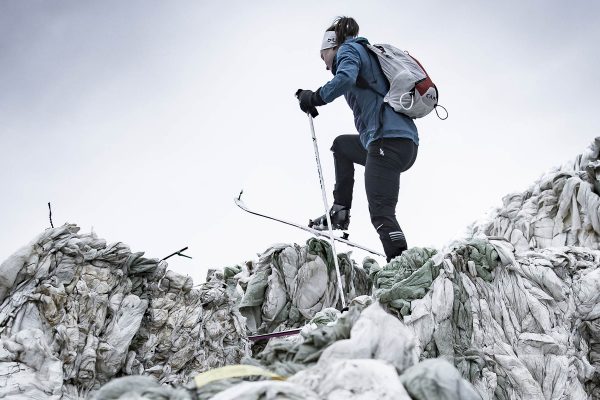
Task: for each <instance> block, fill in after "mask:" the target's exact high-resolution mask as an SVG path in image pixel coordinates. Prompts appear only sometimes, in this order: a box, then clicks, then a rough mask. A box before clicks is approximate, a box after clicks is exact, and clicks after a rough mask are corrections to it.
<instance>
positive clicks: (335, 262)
mask: <svg viewBox="0 0 600 400" xmlns="http://www.w3.org/2000/svg"><path fill="white" fill-rule="evenodd" d="M306 114H307V115H308V121H309V122H310V131H311V133H312V140H313V146H314V148H315V158H316V160H317V171H318V172H319V183H320V184H321V193H322V194H323V205H324V206H325V217H326V218H327V226H328V227H329V242H330V243H331V248H332V250H333V262H334V264H335V272H336V274H337V280H338V290H339V291H340V297H341V298H342V307H343V308H346V299H345V298H344V289H343V287H342V276H341V274H340V266H339V265H338V259H337V251H336V250H335V239H334V237H333V227H332V226H331V216H330V215H329V205H328V204H327V192H326V190H325V181H324V180H323V170H322V169H321V159H320V158H319V146H317V136H316V135H315V125H314V124H313V117H312V115H310V113H306Z"/></svg>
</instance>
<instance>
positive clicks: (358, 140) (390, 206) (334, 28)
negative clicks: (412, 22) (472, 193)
mask: <svg viewBox="0 0 600 400" xmlns="http://www.w3.org/2000/svg"><path fill="white" fill-rule="evenodd" d="M358 29H359V27H358V24H357V23H356V21H355V20H354V19H353V18H349V17H338V18H336V20H335V21H334V22H333V24H332V25H331V26H330V27H329V28H328V29H327V30H326V31H325V35H324V36H323V42H322V44H321V58H322V59H323V61H324V62H325V65H326V66H327V70H331V72H332V73H333V75H334V77H333V79H331V80H330V81H329V82H327V83H326V84H324V85H323V86H322V87H320V88H319V89H317V91H315V92H313V91H311V90H302V89H299V90H298V91H297V92H296V95H297V97H298V99H299V101H300V109H301V110H302V111H304V112H307V113H310V114H311V115H312V116H313V117H315V116H317V115H318V112H317V110H316V107H318V106H323V105H325V104H327V103H331V102H332V101H333V100H335V99H336V98H337V97H339V96H341V95H344V97H345V98H346V102H347V103H348V105H349V106H350V108H351V109H352V112H353V113H354V123H355V126H356V129H357V130H358V132H359V134H358V135H340V136H338V137H337V138H335V140H334V141H333V146H332V147H331V151H333V159H334V165H335V188H334V191H333V199H334V204H333V206H332V207H331V210H330V211H329V214H330V216H331V224H332V225H333V228H334V229H342V230H345V229H347V228H348V224H349V223H350V208H351V206H352V190H353V188H354V164H359V165H363V166H364V167H365V189H366V192H367V199H368V201H369V214H370V216H371V223H372V224H373V226H374V227H375V229H376V230H377V233H378V234H379V238H380V239H381V243H382V244H383V249H384V251H385V255H386V258H387V261H388V262H389V261H390V260H391V259H393V258H395V257H397V256H399V255H400V254H402V252H403V251H404V250H406V249H407V242H406V238H405V237H404V233H403V232H402V229H400V225H399V224H398V221H397V220H396V204H397V203H398V192H399V190H400V174H401V173H402V172H404V171H406V170H408V169H409V168H410V167H411V166H412V165H413V164H414V162H415V160H416V158H417V151H418V146H419V135H418V132H417V127H416V126H415V123H414V122H413V120H412V119H411V118H410V117H408V116H406V115H403V114H400V113H397V112H395V111H394V110H393V109H392V108H391V107H390V106H389V105H388V104H387V103H384V101H383V97H384V95H385V93H386V92H387V91H388V87H389V83H388V81H387V79H386V77H385V75H384V74H383V71H382V70H381V67H380V65H379V62H378V60H377V57H376V56H375V55H374V54H372V53H371V52H370V51H369V50H367V48H366V47H365V44H367V43H368V41H367V39H365V38H363V37H357V35H358ZM311 226H312V227H313V228H314V229H319V230H325V229H327V219H326V216H325V215H323V216H321V217H319V218H317V219H315V220H313V221H312V223H311Z"/></svg>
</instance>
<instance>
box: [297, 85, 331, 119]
mask: <svg viewBox="0 0 600 400" xmlns="http://www.w3.org/2000/svg"><path fill="white" fill-rule="evenodd" d="M320 90H321V88H319V89H317V91H316V92H313V91H312V90H302V89H298V90H297V91H296V97H297V98H298V100H299V101H300V109H301V110H302V111H304V112H305V113H310V115H311V116H312V117H313V118H314V117H316V116H317V115H319V112H318V111H317V108H316V107H317V106H323V105H325V104H326V103H325V102H324V101H323V99H322V98H321V95H320V94H319V91H320Z"/></svg>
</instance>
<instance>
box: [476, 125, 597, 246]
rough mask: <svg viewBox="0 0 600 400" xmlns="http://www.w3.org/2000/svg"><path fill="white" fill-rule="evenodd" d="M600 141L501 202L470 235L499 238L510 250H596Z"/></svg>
mask: <svg viewBox="0 0 600 400" xmlns="http://www.w3.org/2000/svg"><path fill="white" fill-rule="evenodd" d="M598 195H600V137H597V138H595V139H594V141H593V143H592V144H591V145H590V146H589V147H588V148H587V149H586V150H585V151H584V152H583V153H582V154H580V155H578V156H577V157H576V158H575V159H574V160H572V161H570V162H568V163H565V164H564V165H562V166H561V167H559V168H555V169H553V170H551V171H549V172H548V173H546V174H544V175H543V176H542V177H541V178H540V179H538V180H537V181H536V182H535V183H534V184H533V185H532V186H531V187H530V188H529V189H527V190H526V191H525V192H523V193H513V194H509V195H507V196H505V197H504V199H503V202H504V205H503V206H502V207H501V208H499V209H497V210H495V211H494V212H492V213H491V215H490V216H489V218H488V219H486V220H483V221H481V222H478V223H475V224H473V226H472V227H471V230H472V232H471V235H483V236H487V237H493V236H500V237H504V238H505V239H507V240H508V241H510V242H511V243H512V244H513V245H514V246H515V249H516V250H517V251H518V252H519V251H527V250H531V249H542V248H546V247H560V246H579V247H586V248H588V249H594V250H598V249H600V197H599V196H598Z"/></svg>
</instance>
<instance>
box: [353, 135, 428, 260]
mask: <svg viewBox="0 0 600 400" xmlns="http://www.w3.org/2000/svg"><path fill="white" fill-rule="evenodd" d="M417 151H418V146H417V145H415V144H414V142H412V140H410V139H403V138H394V139H384V140H378V141H377V142H374V143H372V144H371V145H369V149H368V155H367V162H366V166H365V189H366V191H367V199H368V200H369V213H370V215H371V223H372V224H373V226H374V227H375V229H376V230H377V233H378V234H379V238H380V240H381V243H382V245H383V250H384V252H385V255H386V258H387V260H388V262H389V261H390V260H391V259H392V258H394V257H397V256H399V255H400V254H402V252H403V251H404V250H406V249H407V248H408V245H407V242H406V238H405V237H404V233H403V232H402V229H401V228H400V225H399V224H398V221H397V220H396V204H397V203H398V192H399V190H400V173H402V172H404V171H406V170H407V169H408V168H410V167H411V166H412V165H413V163H414V162H415V160H416V157H417Z"/></svg>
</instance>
